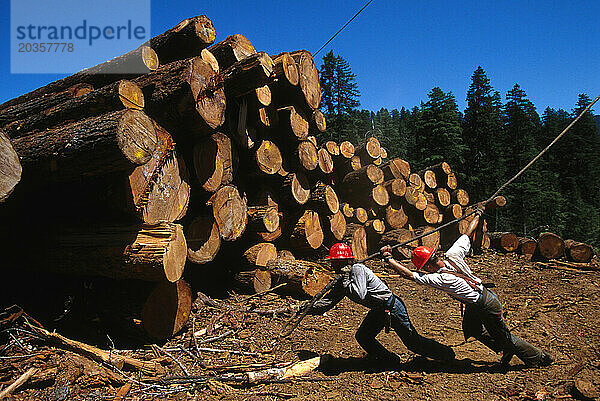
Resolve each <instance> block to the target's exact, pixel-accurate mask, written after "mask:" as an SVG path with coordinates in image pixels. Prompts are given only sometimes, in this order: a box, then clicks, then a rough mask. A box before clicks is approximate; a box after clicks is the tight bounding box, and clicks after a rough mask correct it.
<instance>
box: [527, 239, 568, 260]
mask: <svg viewBox="0 0 600 401" xmlns="http://www.w3.org/2000/svg"><path fill="white" fill-rule="evenodd" d="M564 254H565V242H564V241H563V239H562V238H560V237H559V236H558V235H556V234H553V233H542V234H540V236H539V238H538V240H537V247H536V249H535V253H534V255H533V257H534V259H536V260H550V259H558V258H560V257H562V256H563V255H564Z"/></svg>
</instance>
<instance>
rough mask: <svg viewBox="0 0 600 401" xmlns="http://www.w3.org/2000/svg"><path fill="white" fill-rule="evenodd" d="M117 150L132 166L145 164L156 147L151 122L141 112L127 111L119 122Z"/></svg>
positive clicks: (154, 133)
mask: <svg viewBox="0 0 600 401" xmlns="http://www.w3.org/2000/svg"><path fill="white" fill-rule="evenodd" d="M117 141H118V143H119V148H120V149H121V151H122V152H123V154H124V155H125V157H127V159H129V161H131V162H132V163H134V164H144V163H146V162H147V161H148V160H149V159H150V157H151V156H152V153H151V152H149V150H150V149H152V150H154V148H155V147H156V142H157V139H156V132H155V129H154V124H153V123H152V121H151V120H150V119H149V118H148V117H147V116H146V114H144V113H143V112H141V111H137V110H127V111H126V112H125V113H124V114H123V117H122V118H121V120H120V122H119V131H118V134H117Z"/></svg>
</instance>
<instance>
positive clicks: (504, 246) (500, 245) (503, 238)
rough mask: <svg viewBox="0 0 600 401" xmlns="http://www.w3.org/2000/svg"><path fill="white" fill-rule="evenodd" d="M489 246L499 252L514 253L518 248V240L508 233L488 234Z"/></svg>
mask: <svg viewBox="0 0 600 401" xmlns="http://www.w3.org/2000/svg"><path fill="white" fill-rule="evenodd" d="M488 235H489V237H490V245H491V247H492V248H493V249H496V250H498V251H501V252H505V253H507V252H514V251H516V250H517V248H518V247H519V238H518V237H517V236H516V235H515V234H513V233H509V232H494V233H488Z"/></svg>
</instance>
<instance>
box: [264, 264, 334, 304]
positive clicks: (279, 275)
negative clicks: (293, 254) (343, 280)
mask: <svg viewBox="0 0 600 401" xmlns="http://www.w3.org/2000/svg"><path fill="white" fill-rule="evenodd" d="M267 269H269V271H270V272H271V274H272V275H273V284H275V285H279V284H283V283H286V286H285V287H284V288H283V290H282V292H284V293H286V294H291V295H295V296H300V297H303V298H307V297H313V296H315V295H316V294H318V293H319V291H321V290H322V289H323V288H324V287H325V286H326V285H327V284H328V283H329V281H330V280H331V276H330V275H329V274H328V273H326V272H325V271H324V268H323V267H322V266H321V265H319V264H318V263H315V262H309V261H306V260H288V259H282V258H277V259H275V260H273V261H271V262H269V263H268V264H267Z"/></svg>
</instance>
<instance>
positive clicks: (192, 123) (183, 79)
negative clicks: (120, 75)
mask: <svg viewBox="0 0 600 401" xmlns="http://www.w3.org/2000/svg"><path fill="white" fill-rule="evenodd" d="M215 75H216V72H215V71H214V69H213V68H212V67H211V65H210V64H209V63H207V62H206V61H204V60H203V59H202V57H194V58H192V59H187V60H181V61H175V62H173V63H170V64H167V65H164V66H162V67H161V68H159V69H158V70H156V71H154V72H152V73H150V74H146V75H143V76H141V77H139V78H137V79H135V80H134V83H135V84H137V85H138V86H139V87H140V88H141V89H142V92H143V93H144V98H145V102H146V110H147V112H148V114H149V115H150V116H152V118H153V119H155V120H156V121H157V122H158V123H159V124H160V125H162V126H163V127H165V128H166V129H167V130H168V131H169V132H171V133H172V134H177V133H181V136H182V137H191V136H194V135H201V136H205V135H206V134H207V133H208V132H212V130H214V129H216V128H217V127H219V126H220V125H222V124H223V122H224V121H225V106H226V102H225V91H224V90H223V89H222V88H215V87H213V86H212V85H210V83H211V82H212V78H213V77H214V76H215ZM173 105H176V106H177V107H173Z"/></svg>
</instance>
